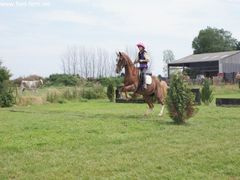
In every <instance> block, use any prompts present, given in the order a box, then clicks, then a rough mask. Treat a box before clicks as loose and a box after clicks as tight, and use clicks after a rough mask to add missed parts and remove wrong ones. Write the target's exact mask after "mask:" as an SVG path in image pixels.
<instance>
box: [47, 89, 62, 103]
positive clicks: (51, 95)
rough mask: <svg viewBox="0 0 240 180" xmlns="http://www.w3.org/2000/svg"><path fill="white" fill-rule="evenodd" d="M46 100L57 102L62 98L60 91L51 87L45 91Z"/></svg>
mask: <svg viewBox="0 0 240 180" xmlns="http://www.w3.org/2000/svg"><path fill="white" fill-rule="evenodd" d="M46 99H47V101H48V102H50V103H57V102H59V101H60V100H62V95H61V93H60V92H59V91H58V90H56V89H51V90H49V91H48V92H47V98H46Z"/></svg>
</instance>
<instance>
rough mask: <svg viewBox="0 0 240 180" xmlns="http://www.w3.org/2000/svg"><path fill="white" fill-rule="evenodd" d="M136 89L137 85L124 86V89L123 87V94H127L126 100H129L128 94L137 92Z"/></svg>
mask: <svg viewBox="0 0 240 180" xmlns="http://www.w3.org/2000/svg"><path fill="white" fill-rule="evenodd" d="M135 89H136V88H135V85H134V84H131V85H128V86H123V87H122V92H124V93H125V97H126V99H129V98H128V94H127V92H133V91H135Z"/></svg>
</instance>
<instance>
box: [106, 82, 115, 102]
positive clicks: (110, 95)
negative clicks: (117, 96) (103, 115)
mask: <svg viewBox="0 0 240 180" xmlns="http://www.w3.org/2000/svg"><path fill="white" fill-rule="evenodd" d="M107 97H108V99H109V100H110V101H111V102H113V100H114V87H113V84H112V83H110V84H109V85H108V87H107Z"/></svg>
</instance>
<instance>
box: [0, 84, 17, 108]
mask: <svg viewBox="0 0 240 180" xmlns="http://www.w3.org/2000/svg"><path fill="white" fill-rule="evenodd" d="M4 84H5V85H3V86H2V88H3V89H1V90H0V91H1V92H0V107H11V106H13V104H15V97H14V95H13V88H12V87H10V85H7V84H8V83H4Z"/></svg>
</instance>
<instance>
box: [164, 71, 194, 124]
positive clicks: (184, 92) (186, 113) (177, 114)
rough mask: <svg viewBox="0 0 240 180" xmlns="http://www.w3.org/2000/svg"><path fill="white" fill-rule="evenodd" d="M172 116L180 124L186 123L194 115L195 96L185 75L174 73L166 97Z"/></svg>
mask: <svg viewBox="0 0 240 180" xmlns="http://www.w3.org/2000/svg"><path fill="white" fill-rule="evenodd" d="M166 103H167V109H168V111H169V116H170V118H171V119H172V120H173V121H174V122H175V123H178V124H182V123H185V122H186V120H187V119H189V118H191V117H192V116H193V115H194V112H195V110H196V109H195V108H194V96H193V93H192V92H191V90H190V89H189V88H187V85H186V83H185V82H184V80H183V76H182V75H179V74H174V75H173V76H172V78H171V81H170V88H169V90H168V95H167V99H166Z"/></svg>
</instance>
